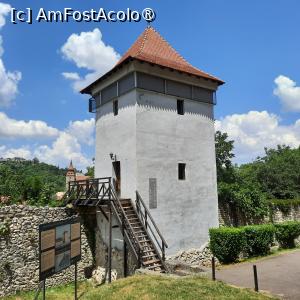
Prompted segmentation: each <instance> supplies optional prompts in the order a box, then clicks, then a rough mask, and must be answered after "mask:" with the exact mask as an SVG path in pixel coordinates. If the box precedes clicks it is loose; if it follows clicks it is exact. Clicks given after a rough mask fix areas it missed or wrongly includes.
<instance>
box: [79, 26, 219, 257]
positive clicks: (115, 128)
mask: <svg viewBox="0 0 300 300" xmlns="http://www.w3.org/2000/svg"><path fill="white" fill-rule="evenodd" d="M223 83H224V82H223V81H221V80H220V79H218V78H216V77H214V76H212V75H209V74H208V73H205V72H203V71H201V70H199V69H197V68H195V67H193V66H192V65H191V64H189V63H188V62H187V61H186V60H185V59H184V58H183V57H182V56H180V55H179V54H178V53H177V52H176V51H175V50H174V49H173V48H172V47H171V46H170V45H169V44H168V43H167V42H166V41H165V40H164V39H163V38H162V37H161V36H160V34H159V33H158V32H157V31H156V30H155V29H153V28H152V27H147V28H146V29H145V31H144V32H143V33H142V34H141V35H140V36H139V37H138V39H137V40H136V41H135V43H134V44H133V45H132V46H131V48H130V49H129V50H128V51H127V52H126V53H125V55H124V56H123V57H122V58H121V59H120V61H119V62H118V63H117V64H116V65H115V66H114V67H113V68H112V70H110V71H109V72H107V73H106V74H105V75H103V76H102V77H101V78H99V79H98V80H96V81H95V82H94V83H92V84H91V85H89V86H88V87H86V88H85V89H83V90H82V91H81V92H82V93H85V94H90V95H91V96H92V99H90V111H91V112H95V113H96V153H95V155H96V157H95V177H107V176H112V177H113V178H114V182H115V187H116V189H117V192H118V193H119V195H120V197H121V198H131V199H133V200H134V199H135V191H136V190H137V191H138V192H139V193H140V195H141V196H142V198H143V199H144V201H145V202H146V204H147V206H148V208H149V209H150V212H151V214H152V216H153V217H154V220H155V222H156V223H157V225H158V228H159V230H160V231H161V232H162V234H163V236H164V237H165V239H166V240H167V242H168V244H169V248H168V252H167V254H174V253H176V252H177V251H179V250H184V249H189V248H198V247H200V246H201V245H202V244H203V243H205V242H206V241H207V239H208V229H209V228H210V227H215V226H218V201H217V182H216V160H215V141H214V132H215V131H214V105H215V99H216V98H215V92H216V90H217V88H218V86H219V85H221V84H223Z"/></svg>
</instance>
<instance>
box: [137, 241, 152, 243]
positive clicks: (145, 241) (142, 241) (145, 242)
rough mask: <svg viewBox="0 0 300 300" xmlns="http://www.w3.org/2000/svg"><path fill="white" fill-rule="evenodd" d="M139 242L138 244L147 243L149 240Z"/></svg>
mask: <svg viewBox="0 0 300 300" xmlns="http://www.w3.org/2000/svg"><path fill="white" fill-rule="evenodd" d="M139 242H140V243H149V242H150V240H144V241H141V240H139Z"/></svg>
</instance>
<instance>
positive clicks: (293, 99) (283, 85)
mask: <svg viewBox="0 0 300 300" xmlns="http://www.w3.org/2000/svg"><path fill="white" fill-rule="evenodd" d="M274 82H275V83H276V85H277V87H276V88H275V89H274V91H273V93H274V95H276V96H278V97H279V99H280V102H281V103H282V105H283V108H284V109H285V110H286V111H293V112H300V87H299V86H297V85H296V82H295V81H293V80H292V79H290V78H288V77H286V76H283V75H280V76H278V77H277V78H276V79H275V80H274Z"/></svg>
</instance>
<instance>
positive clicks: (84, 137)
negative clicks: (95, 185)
mask: <svg viewBox="0 0 300 300" xmlns="http://www.w3.org/2000/svg"><path fill="white" fill-rule="evenodd" d="M0 124H1V127H0V138H1V139H19V140H21V139H30V140H32V139H35V140H36V139H39V141H40V139H42V138H53V139H54V140H53V142H52V143H51V144H39V143H37V144H35V145H34V144H32V143H31V144H29V145H23V146H22V147H20V148H14V147H8V146H3V145H2V146H1V145H0V157H3V158H13V157H23V158H25V159H32V158H34V157H37V158H38V159H39V160H40V161H43V162H46V163H50V164H54V165H60V166H62V167H64V166H66V165H67V164H68V163H69V161H70V160H71V159H72V160H73V161H74V163H75V164H76V167H77V168H78V169H85V168H86V167H87V166H90V165H91V164H92V161H91V159H90V158H89V157H88V156H87V155H86V154H85V153H84V151H83V150H82V145H87V146H92V145H93V143H94V132H95V121H94V119H93V118H91V119H87V120H80V121H71V122H69V125H68V127H67V128H66V129H64V130H58V129H57V128H53V127H50V126H48V125H47V123H45V122H43V121H39V120H34V121H32V120H31V121H27V122H25V121H23V120H15V119H11V118H9V117H8V116H7V115H6V114H5V113H3V112H0Z"/></svg>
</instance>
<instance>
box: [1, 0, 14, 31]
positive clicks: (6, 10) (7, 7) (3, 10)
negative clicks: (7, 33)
mask: <svg viewBox="0 0 300 300" xmlns="http://www.w3.org/2000/svg"><path fill="white" fill-rule="evenodd" d="M10 10H11V6H10V5H9V4H6V3H2V2H0V29H1V28H2V27H3V26H4V25H5V21H6V20H5V17H6V16H7V15H8V13H9V12H10Z"/></svg>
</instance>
